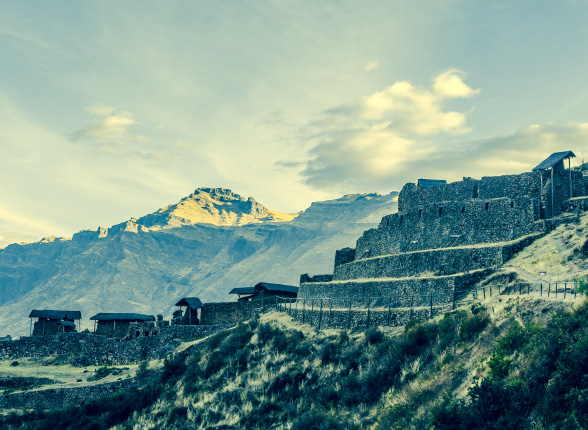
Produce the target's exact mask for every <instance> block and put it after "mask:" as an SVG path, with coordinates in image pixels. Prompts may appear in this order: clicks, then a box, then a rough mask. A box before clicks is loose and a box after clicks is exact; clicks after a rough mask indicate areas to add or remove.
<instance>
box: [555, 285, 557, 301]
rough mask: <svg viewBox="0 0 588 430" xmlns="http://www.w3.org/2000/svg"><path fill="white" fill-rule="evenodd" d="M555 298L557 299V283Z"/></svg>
mask: <svg viewBox="0 0 588 430" xmlns="http://www.w3.org/2000/svg"><path fill="white" fill-rule="evenodd" d="M555 298H556V299H557V282H556V283H555Z"/></svg>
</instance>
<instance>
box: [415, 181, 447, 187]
mask: <svg viewBox="0 0 588 430" xmlns="http://www.w3.org/2000/svg"><path fill="white" fill-rule="evenodd" d="M417 185H418V186H419V187H421V188H433V187H439V186H441V185H447V181H446V180H445V179H419V182H418V184H417Z"/></svg>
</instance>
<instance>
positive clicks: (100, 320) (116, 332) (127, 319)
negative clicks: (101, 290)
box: [90, 312, 155, 338]
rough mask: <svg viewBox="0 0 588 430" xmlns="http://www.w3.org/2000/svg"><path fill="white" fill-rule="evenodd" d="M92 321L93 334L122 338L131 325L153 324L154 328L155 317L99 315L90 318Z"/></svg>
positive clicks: (122, 314) (130, 314) (129, 314)
mask: <svg viewBox="0 0 588 430" xmlns="http://www.w3.org/2000/svg"><path fill="white" fill-rule="evenodd" d="M90 320H91V321H94V333H96V334H100V335H104V336H108V337H118V338H123V337H125V336H126V334H127V332H128V330H129V326H130V325H131V323H147V322H149V323H151V322H152V323H153V326H155V317H154V316H153V315H145V314H136V313H105V312H102V313H99V314H96V315H94V316H93V317H92V318H90Z"/></svg>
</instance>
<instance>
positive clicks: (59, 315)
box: [29, 309, 82, 320]
mask: <svg viewBox="0 0 588 430" xmlns="http://www.w3.org/2000/svg"><path fill="white" fill-rule="evenodd" d="M66 316H67V317H68V318H70V319H73V320H80V319H82V312H80V311H55V310H50V309H43V310H38V309H33V310H32V311H31V313H30V314H29V318H46V319H48V320H62V319H63V318H64V317H66Z"/></svg>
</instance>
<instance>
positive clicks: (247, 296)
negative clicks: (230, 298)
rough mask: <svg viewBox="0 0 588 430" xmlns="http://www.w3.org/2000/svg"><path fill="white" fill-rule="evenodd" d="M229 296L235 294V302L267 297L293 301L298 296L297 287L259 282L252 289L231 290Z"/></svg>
mask: <svg viewBox="0 0 588 430" xmlns="http://www.w3.org/2000/svg"><path fill="white" fill-rule="evenodd" d="M229 294H236V295H237V296H238V299H237V300H240V301H248V300H261V299H263V298H267V297H275V296H279V297H285V298H293V299H295V298H296V296H297V295H298V287H295V286H293V285H284V284H274V283H271V282H259V283H257V284H255V285H254V286H253V287H240V288H233V289H232V290H231V291H229Z"/></svg>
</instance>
